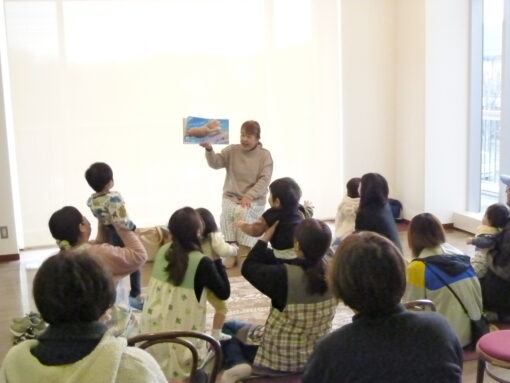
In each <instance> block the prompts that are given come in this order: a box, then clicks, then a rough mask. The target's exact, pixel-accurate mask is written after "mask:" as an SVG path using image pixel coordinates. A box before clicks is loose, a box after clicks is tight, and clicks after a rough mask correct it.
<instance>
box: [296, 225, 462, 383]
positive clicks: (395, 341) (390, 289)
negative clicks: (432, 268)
mask: <svg viewBox="0 0 510 383" xmlns="http://www.w3.org/2000/svg"><path fill="white" fill-rule="evenodd" d="M329 281H330V285H331V288H332V290H333V294H334V295H335V296H336V297H337V298H339V299H341V300H343V301H344V303H345V304H346V305H347V306H349V307H350V308H352V309H353V310H354V311H355V312H356V313H357V314H356V315H355V316H354V317H353V320H352V323H350V324H347V325H345V326H343V327H341V328H339V329H337V330H335V331H334V332H332V333H331V334H329V335H328V336H327V337H326V338H324V339H323V340H322V341H321V342H320V343H319V344H318V345H317V348H316V349H315V351H314V352H313V354H312V356H311V357H310V360H309V361H308V364H307V366H306V368H305V372H304V375H303V380H302V382H303V383H315V382H321V383H342V382H378V383H386V382H387V383H400V382H402V383H403V382H406V383H407V382H413V383H421V382H423V383H429V382H442V383H449V382H452V383H453V382H455V383H458V382H461V378H462V350H461V348H460V345H459V342H458V340H457V337H456V336H455V333H454V332H453V331H452V329H451V328H450V326H449V325H448V322H447V321H446V320H445V319H444V318H443V317H442V316H441V315H438V314H436V313H426V312H425V313H415V312H412V311H407V310H405V309H404V307H403V306H402V305H400V300H401V298H402V295H403V293H404V290H405V287H406V278H405V264H404V261H403V258H402V254H401V253H400V251H399V250H398V249H397V247H396V246H395V245H394V244H393V243H391V242H390V241H389V240H388V239H386V238H384V237H382V236H381V235H378V234H376V233H372V232H360V233H356V234H352V235H350V236H348V237H346V238H345V240H343V241H342V243H341V244H340V246H339V247H338V248H337V250H336V253H335V255H334V257H333V261H332V264H331V267H330V269H329Z"/></svg>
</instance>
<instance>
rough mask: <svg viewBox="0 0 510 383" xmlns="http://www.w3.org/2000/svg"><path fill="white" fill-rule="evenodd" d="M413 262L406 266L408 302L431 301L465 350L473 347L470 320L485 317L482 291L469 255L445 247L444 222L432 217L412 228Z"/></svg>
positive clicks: (423, 218)
mask: <svg viewBox="0 0 510 383" xmlns="http://www.w3.org/2000/svg"><path fill="white" fill-rule="evenodd" d="M407 234H408V241H409V247H410V248H411V251H412V255H413V257H414V260H413V261H412V262H411V263H410V264H409V265H408V266H407V289H406V293H405V295H404V299H405V300H406V301H412V300H415V299H430V300H431V301H433V302H434V304H435V305H436V309H437V312H438V313H440V314H442V315H443V316H444V317H445V318H446V319H447V320H448V323H449V324H450V326H451V327H452V329H453V330H454V331H455V333H456V334H457V337H458V338H459V342H460V344H461V346H462V347H465V346H468V345H472V342H473V337H472V331H471V319H472V320H479V319H480V317H481V315H482V311H483V308H482V291H481V289H480V283H479V281H478V278H477V277H476V273H475V270H474V269H473V267H472V266H471V262H470V259H469V257H468V256H467V255H463V254H462V252H461V251H460V250H459V249H457V248H455V247H453V246H452V245H450V244H448V243H446V235H445V232H444V230H443V225H441V222H439V220H438V219H437V218H436V217H435V216H434V215H432V214H430V213H423V214H418V215H417V216H415V217H414V218H413V219H412V220H411V223H410V224H409V230H408V232H407Z"/></svg>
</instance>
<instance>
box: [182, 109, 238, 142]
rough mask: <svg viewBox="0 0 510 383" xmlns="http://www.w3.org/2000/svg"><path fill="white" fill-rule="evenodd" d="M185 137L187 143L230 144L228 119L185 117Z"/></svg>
mask: <svg viewBox="0 0 510 383" xmlns="http://www.w3.org/2000/svg"><path fill="white" fill-rule="evenodd" d="M183 137H184V143H185V144H199V143H201V142H210V143H211V144H220V145H221V144H223V145H228V143H229V142H228V120H227V119H215V118H202V117H191V116H189V117H186V118H185V119H184V130H183Z"/></svg>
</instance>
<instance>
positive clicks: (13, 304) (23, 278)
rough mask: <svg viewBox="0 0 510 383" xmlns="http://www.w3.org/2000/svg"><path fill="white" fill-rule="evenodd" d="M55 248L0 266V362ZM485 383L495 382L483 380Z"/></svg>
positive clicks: (146, 271) (455, 238)
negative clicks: (12, 326) (13, 323)
mask: <svg viewBox="0 0 510 383" xmlns="http://www.w3.org/2000/svg"><path fill="white" fill-rule="evenodd" d="M400 235H401V240H402V245H403V247H404V255H405V256H406V258H407V259H410V252H409V248H408V247H407V240H406V235H407V232H406V231H401V232H400ZM468 236H469V235H468V234H467V233H464V232H462V231H458V230H450V231H448V233H447V237H448V242H450V243H451V244H452V245H454V246H456V247H458V248H459V249H461V250H463V251H465V252H466V253H467V254H471V253H472V252H473V249H472V248H470V247H469V246H468V245H466V243H465V242H466V238H467V237H468ZM55 252H56V248H50V249H39V250H31V251H25V252H22V254H21V256H20V261H12V262H6V263H0V280H1V281H2V285H3V288H2V299H1V301H0V302H1V303H0V328H1V329H2V330H1V331H0V360H3V358H4V356H5V354H6V353H7V351H8V350H9V348H10V347H11V343H12V337H11V334H10V332H9V324H10V322H11V320H12V318H14V317H19V316H22V315H23V314H24V313H27V312H29V311H30V310H34V309H35V305H34V303H33V300H32V294H31V286H32V279H33V277H34V275H35V273H36V271H37V268H38V267H39V265H40V264H41V262H42V261H43V260H44V259H45V258H46V257H47V256H49V255H51V254H55ZM151 267H152V264H150V263H148V264H146V265H144V267H143V273H142V285H143V286H146V285H147V283H148V279H149V276H150V271H151ZM238 275H239V270H238V269H237V268H236V267H235V268H233V269H231V270H229V276H238ZM475 381H476V361H470V362H465V363H464V372H463V382H466V383H471V382H475ZM485 382H487V383H490V382H495V381H494V380H492V379H490V378H488V377H486V378H485Z"/></svg>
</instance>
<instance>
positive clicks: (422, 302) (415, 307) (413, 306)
mask: <svg viewBox="0 0 510 383" xmlns="http://www.w3.org/2000/svg"><path fill="white" fill-rule="evenodd" d="M403 305H404V307H405V308H406V309H408V310H412V311H426V309H429V310H430V311H436V305H435V304H434V302H432V301H431V300H430V299H417V300H415V301H409V302H404V303H403Z"/></svg>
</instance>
